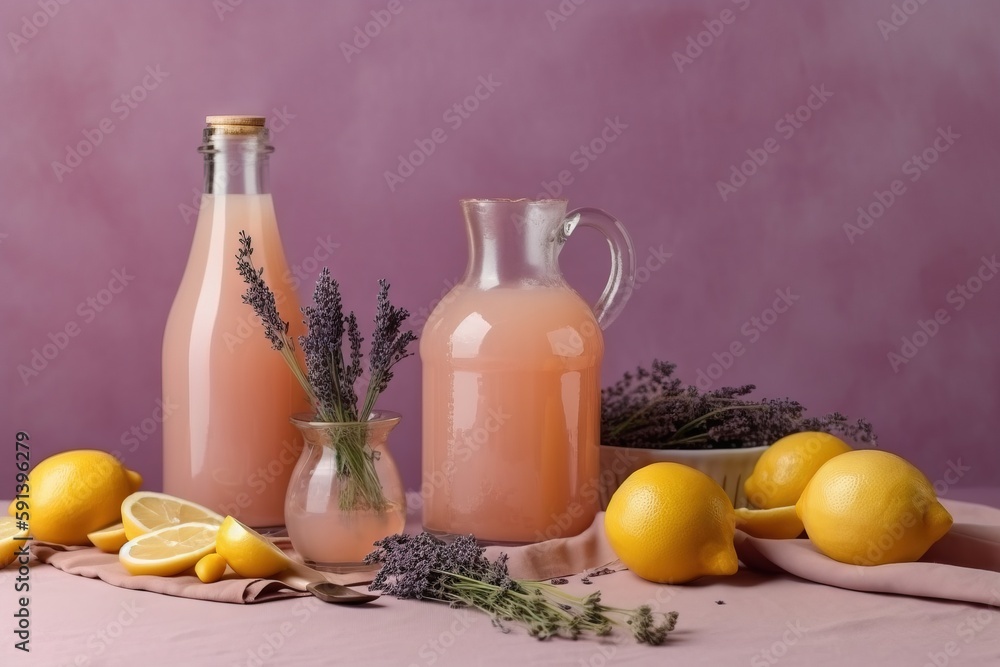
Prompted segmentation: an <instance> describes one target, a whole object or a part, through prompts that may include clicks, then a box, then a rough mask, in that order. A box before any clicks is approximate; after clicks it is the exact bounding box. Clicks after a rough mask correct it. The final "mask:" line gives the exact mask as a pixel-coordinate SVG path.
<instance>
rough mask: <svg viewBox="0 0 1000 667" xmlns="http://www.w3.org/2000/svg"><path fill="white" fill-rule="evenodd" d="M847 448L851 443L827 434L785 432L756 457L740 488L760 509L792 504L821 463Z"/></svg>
mask: <svg viewBox="0 0 1000 667" xmlns="http://www.w3.org/2000/svg"><path fill="white" fill-rule="evenodd" d="M849 451H851V446H850V445H848V444H847V443H846V442H844V441H843V440H841V439H840V438H837V437H836V436H832V435H830V434H829V433H823V432H821V431H803V432H801V433H793V434H791V435H786V436H785V437H784V438H782V439H781V440H778V441H777V442H776V443H774V444H773V445H771V446H770V447H768V448H767V451H765V452H764V453H763V454H761V456H760V458H759V459H757V464H756V465H755V466H754V468H753V473H752V474H751V475H750V476H749V477H747V480H746V482H744V484H743V490H744V491H746V494H747V498H748V499H749V500H750V502H751V503H752V504H753V505H754V507H759V508H760V509H774V508H775V507H787V506H789V505H794V504H795V503H796V501H798V499H799V496H800V495H802V490H803V489H805V488H806V484H808V483H809V480H810V479H811V478H812V476H813V475H815V474H816V471H817V470H819V469H820V466H822V465H823V464H824V463H826V462H827V461H829V460H830V459H832V458H833V457H834V456H839V455H840V454H843V453H845V452H849Z"/></svg>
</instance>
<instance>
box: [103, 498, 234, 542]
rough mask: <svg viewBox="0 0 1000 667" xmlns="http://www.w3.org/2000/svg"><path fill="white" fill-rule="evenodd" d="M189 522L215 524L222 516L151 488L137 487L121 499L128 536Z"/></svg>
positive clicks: (132, 536)
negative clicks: (150, 489) (137, 488)
mask: <svg viewBox="0 0 1000 667" xmlns="http://www.w3.org/2000/svg"><path fill="white" fill-rule="evenodd" d="M192 522H197V523H209V524H213V525H215V526H218V525H219V524H220V523H222V517H221V516H220V515H218V514H216V513H215V512H213V511H212V510H210V509H208V508H207V507H202V506H201V505H198V504H196V503H192V502H190V501H187V500H184V499H183V498H177V497H175V496H169V495H167V494H165V493H156V492H154V491H137V492H136V493H133V494H132V495H130V496H129V497H128V498H126V499H125V500H124V501H123V502H122V524H124V526H125V536H126V537H127V538H128V539H130V540H134V539H135V538H137V537H139V536H140V535H145V534H146V533H149V532H152V531H154V530H157V529H159V528H164V527H166V526H179V525H181V524H185V523H192Z"/></svg>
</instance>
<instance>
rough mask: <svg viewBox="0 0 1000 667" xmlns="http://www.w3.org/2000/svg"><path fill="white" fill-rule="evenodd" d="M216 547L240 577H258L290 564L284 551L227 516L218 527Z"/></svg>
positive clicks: (277, 570)
mask: <svg viewBox="0 0 1000 667" xmlns="http://www.w3.org/2000/svg"><path fill="white" fill-rule="evenodd" d="M216 549H217V550H218V552H219V555H220V556H222V557H223V558H225V559H226V562H227V563H229V567H231V568H233V571H234V572H236V574H238V575H240V576H241V577H248V578H251V579H260V578H263V577H270V576H273V575H275V574H278V573H279V572H283V571H284V570H287V569H288V568H290V567H292V561H291V559H290V558H289V557H288V556H287V555H285V552H284V551H282V550H281V549H279V548H278V547H276V546H274V545H273V544H271V542H269V541H268V539H267V538H266V537H264V536H263V535H261V534H260V533H258V532H257V531H255V530H253V529H252V528H248V527H247V526H244V525H243V524H242V523H240V522H239V521H238V520H237V519H234V518H233V517H231V516H227V517H226V520H225V521H223V522H222V525H221V526H219V535H218V538H217V539H216Z"/></svg>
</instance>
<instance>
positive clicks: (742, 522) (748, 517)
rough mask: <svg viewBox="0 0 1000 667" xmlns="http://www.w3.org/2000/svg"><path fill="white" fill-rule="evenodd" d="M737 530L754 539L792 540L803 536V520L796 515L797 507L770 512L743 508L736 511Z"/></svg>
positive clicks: (778, 508)
mask: <svg viewBox="0 0 1000 667" xmlns="http://www.w3.org/2000/svg"><path fill="white" fill-rule="evenodd" d="M736 528H738V529H739V530H742V531H743V532H744V533H746V534H747V535H752V536H753V537H763V538H766V539H769V540H791V539H794V538H796V537H798V536H799V535H801V534H802V519H800V518H799V517H798V515H797V514H796V513H795V505H789V506H788V507H775V508H772V509H768V510H755V509H750V508H748V507H741V508H739V509H737V510H736Z"/></svg>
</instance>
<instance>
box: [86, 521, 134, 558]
mask: <svg viewBox="0 0 1000 667" xmlns="http://www.w3.org/2000/svg"><path fill="white" fill-rule="evenodd" d="M87 539H88V540H90V543H91V544H93V545H94V546H95V547H97V548H98V549H100V550H101V551H103V552H104V553H106V554H116V553H118V551H119V550H120V549H121V548H122V546H124V545H125V543H126V542H128V538H127V537H125V526H124V525H122V524H120V523H116V524H115V525H113V526H108V527H107V528H102V529H101V530H95V531H94V532H92V533H87Z"/></svg>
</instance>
